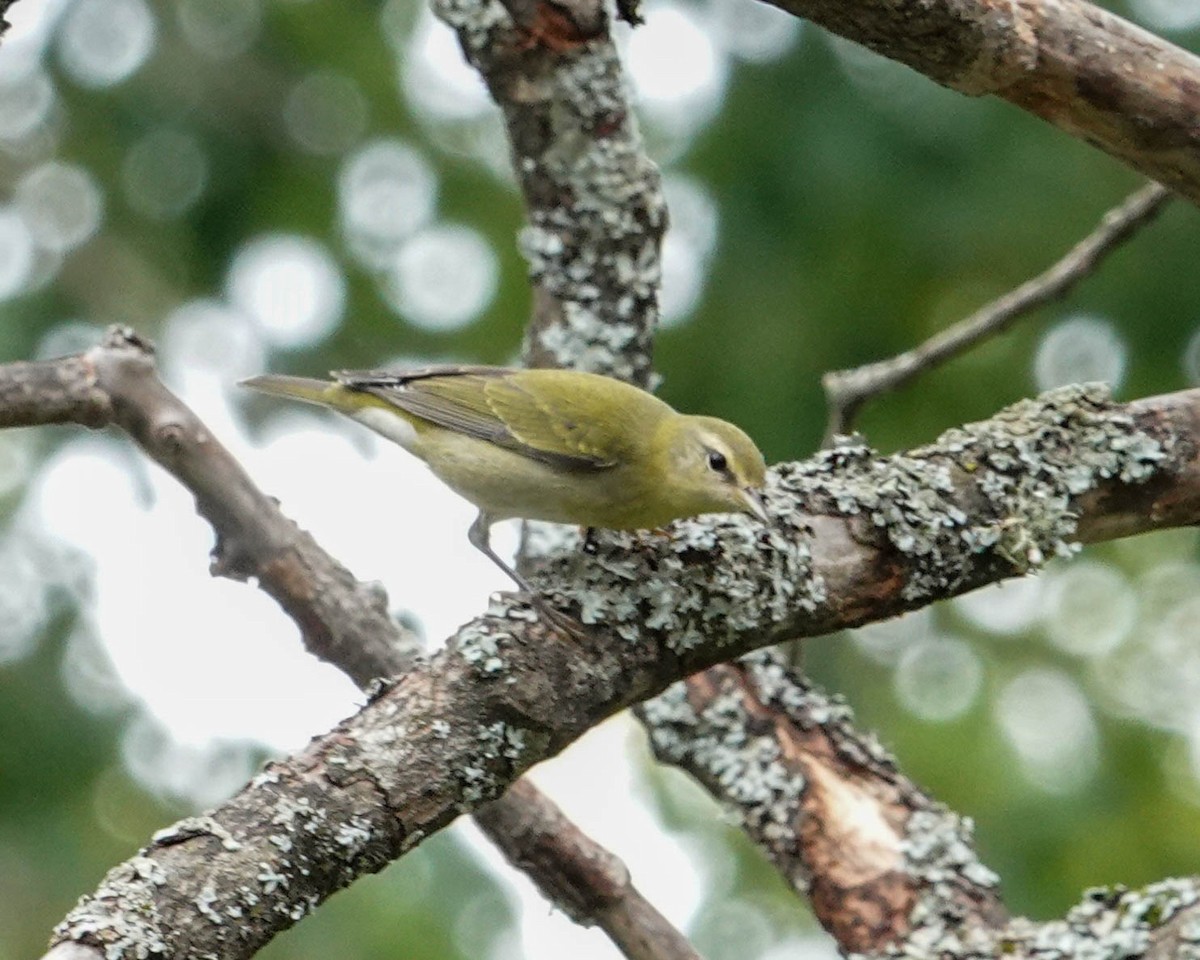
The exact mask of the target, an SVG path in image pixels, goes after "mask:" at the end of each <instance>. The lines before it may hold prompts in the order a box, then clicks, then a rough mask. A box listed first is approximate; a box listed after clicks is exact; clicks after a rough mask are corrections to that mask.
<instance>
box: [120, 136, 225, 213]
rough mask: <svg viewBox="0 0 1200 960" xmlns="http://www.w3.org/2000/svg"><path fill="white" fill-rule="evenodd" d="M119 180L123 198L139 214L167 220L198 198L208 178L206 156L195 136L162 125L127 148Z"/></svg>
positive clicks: (189, 206) (191, 204)
mask: <svg viewBox="0 0 1200 960" xmlns="http://www.w3.org/2000/svg"><path fill="white" fill-rule="evenodd" d="M121 179H122V182H123V184H124V186H125V197H126V199H127V200H128V201H129V205H130V206H131V207H133V208H134V209H135V210H136V211H137V212H138V213H140V214H142V215H143V216H146V217H150V218H151V219H153V220H170V219H172V218H174V217H178V216H180V215H181V214H183V213H186V212H187V211H188V210H189V209H191V207H192V206H193V205H194V204H195V203H196V201H197V200H199V199H200V196H201V194H203V192H204V186H205V183H206V182H207V180H208V158H207V157H206V156H205V155H204V150H203V148H202V147H201V146H200V141H199V140H197V139H196V137H195V136H193V135H192V134H190V133H187V132H185V131H182V130H175V129H172V128H169V127H164V128H162V129H159V130H155V131H153V132H152V133H148V134H146V135H145V136H144V137H142V138H141V139H140V140H138V141H137V142H136V143H135V144H134V145H133V146H132V147H131V148H130V149H129V152H128V153H127V154H126V155H125V162H124V164H123V165H122V167H121Z"/></svg>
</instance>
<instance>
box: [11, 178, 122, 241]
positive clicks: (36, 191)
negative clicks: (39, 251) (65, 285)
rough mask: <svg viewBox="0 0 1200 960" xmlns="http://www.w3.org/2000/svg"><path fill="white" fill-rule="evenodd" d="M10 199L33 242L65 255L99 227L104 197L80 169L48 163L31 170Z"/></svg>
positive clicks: (19, 182)
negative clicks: (13, 201)
mask: <svg viewBox="0 0 1200 960" xmlns="http://www.w3.org/2000/svg"><path fill="white" fill-rule="evenodd" d="M14 200H15V202H16V205H17V209H18V210H20V211H21V216H22V217H23V218H24V219H25V222H26V223H27V224H28V225H29V231H30V233H31V234H32V236H33V240H34V242H35V243H36V244H37V245H38V246H39V247H43V248H45V249H46V250H50V251H53V252H55V253H66V252H67V251H68V250H73V249H75V248H76V247H78V246H80V245H81V244H83V243H85V242H86V241H87V240H88V239H90V238H91V236H92V235H93V234H94V233H95V232H96V231H97V230H98V229H99V228H100V221H101V218H102V217H103V213H104V198H103V195H102V194H101V192H100V188H99V186H97V184H96V181H95V180H94V179H93V178H92V175H91V174H90V173H88V172H87V171H86V170H84V169H83V168H82V167H77V166H74V165H73V164H69V163H63V162H61V161H58V160H52V161H50V162H48V163H43V164H41V165H40V166H37V167H34V168H33V169H32V170H30V171H29V172H28V173H27V174H25V176H23V177H22V178H21V179H20V181H18V183H17V188H16V191H15V193H14Z"/></svg>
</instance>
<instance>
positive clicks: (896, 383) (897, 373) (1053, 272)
mask: <svg viewBox="0 0 1200 960" xmlns="http://www.w3.org/2000/svg"><path fill="white" fill-rule="evenodd" d="M1170 198H1171V192H1170V191H1169V190H1167V189H1166V188H1165V187H1162V186H1160V185H1159V184H1157V183H1148V184H1146V185H1145V186H1144V187H1142V188H1141V189H1139V190H1137V191H1135V192H1134V193H1132V194H1130V195H1129V196H1128V197H1126V199H1125V200H1124V202H1123V203H1121V204H1120V205H1119V206H1116V207H1113V208H1112V209H1111V210H1109V211H1108V212H1107V213H1106V214H1105V215H1104V216H1103V217H1102V218H1101V220H1100V223H1099V225H1098V226H1097V227H1096V229H1095V230H1093V231H1092V232H1091V233H1090V234H1088V235H1087V236H1086V237H1084V238H1083V239H1082V240H1080V241H1079V243H1077V244H1075V246H1074V247H1072V248H1071V249H1070V251H1068V252H1067V254H1066V255H1065V256H1064V257H1063V258H1062V259H1061V260H1059V261H1058V262H1057V263H1055V264H1054V265H1053V266H1052V267H1050V268H1049V269H1048V270H1046V271H1044V272H1043V273H1040V274H1038V276H1036V277H1034V278H1033V279H1031V280H1027V281H1025V282H1024V283H1023V284H1021V285H1020V286H1019V287H1017V288H1016V289H1015V290H1011V291H1009V292H1008V293H1006V294H1004V295H1003V296H1000V297H998V298H997V299H995V300H993V301H992V302H991V303H989V304H987V305H986V306H984V307H981V308H980V309H979V310H976V311H975V312H974V313H973V314H971V315H970V316H969V317H967V318H966V319H964V320H960V321H959V322H958V323H956V324H954V326H952V327H949V328H948V329H946V330H943V331H942V332H941V333H937V334H935V335H934V336H932V337H930V338H929V339H928V340H926V341H925V342H924V343H922V344H920V345H919V346H917V347H914V348H913V349H912V350H907V351H905V352H904V353H901V354H898V355H897V356H894V357H891V358H890V359H887V360H880V361H878V362H876V363H869V364H866V365H865V366H861V367H856V368H854V369H851V370H834V371H831V372H829V373H827V374H825V375H824V376H823V377H822V378H821V384H822V386H823V387H824V388H825V397H826V401H827V402H828V405H829V424H828V427H827V430H826V443H828V442H829V440H830V438H832V437H833V436H834V435H835V434H844V433H849V432H850V430H851V428H852V426H853V423H854V420H855V418H856V417H857V415H858V413H859V412H860V411H861V409H862V407H863V405H864V404H866V403H867V402H868V401H869V400H872V399H873V398H875V397H877V396H879V395H880V394H881V393H885V392H887V391H890V390H896V389H898V388H899V387H902V386H904V385H905V384H908V383H910V382H911V381H913V380H915V379H916V378H917V377H919V376H920V375H921V374H923V373H927V372H928V371H930V370H932V369H934V368H935V367H937V366H939V365H940V364H943V363H945V362H946V361H948V360H950V359H953V358H954V357H957V356H958V355H959V354H961V353H963V352H965V351H966V350H968V349H970V348H971V347H973V346H974V345H975V344H977V343H979V342H980V341H982V340H986V339H988V338H990V337H994V336H997V335H998V334H1000V333H1002V332H1003V331H1005V330H1007V329H1008V328H1009V327H1010V326H1012V325H1013V324H1014V323H1015V322H1016V321H1017V320H1019V319H1020V318H1021V317H1023V316H1025V315H1027V314H1029V313H1030V312H1032V311H1033V310H1035V309H1036V308H1038V307H1040V306H1042V305H1043V304H1045V303H1049V302H1050V301H1052V300H1056V299H1058V298H1060V297H1063V296H1065V295H1066V294H1067V293H1068V292H1069V291H1070V290H1071V289H1072V288H1073V287H1074V286H1075V285H1076V284H1077V283H1079V281H1081V280H1083V279H1084V278H1085V277H1087V276H1088V275H1089V274H1091V273H1092V272H1093V271H1095V270H1096V268H1097V267H1098V266H1099V265H1100V264H1101V262H1102V261H1103V260H1104V258H1105V257H1107V256H1108V255H1109V254H1110V253H1112V252H1113V251H1114V250H1116V249H1117V247H1119V246H1120V245H1121V244H1122V243H1124V242H1125V241H1126V240H1128V239H1129V238H1130V237H1132V236H1133V235H1134V234H1135V233H1136V232H1137V231H1138V230H1139V229H1140V228H1141V227H1143V226H1145V225H1146V224H1147V223H1149V222H1150V221H1151V220H1153V219H1154V218H1155V216H1157V214H1158V213H1159V211H1160V210H1162V208H1163V206H1164V205H1165V204H1166V202H1167V201H1168V200H1169V199H1170Z"/></svg>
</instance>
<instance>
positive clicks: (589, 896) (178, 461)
mask: <svg viewBox="0 0 1200 960" xmlns="http://www.w3.org/2000/svg"><path fill="white" fill-rule="evenodd" d="M37 423H79V424H82V425H85V426H90V427H102V426H105V425H108V424H110V423H111V424H115V425H118V426H120V427H123V428H124V429H126V430H127V431H128V432H129V433H130V434H131V435H132V436H133V437H134V439H136V440H137V441H138V442H139V443H140V444H141V445H142V447H143V449H145V450H146V452H147V453H149V454H150V455H151V456H152V457H153V458H154V459H155V460H157V461H158V462H159V463H160V464H162V465H163V466H164V467H166V468H167V469H168V470H170V471H171V472H172V473H173V474H174V475H175V476H176V478H177V479H179V481H180V482H181V483H183V484H184V486H186V487H187V488H188V489H189V490H191V491H192V492H193V493H194V494H195V495H196V502H197V507H198V509H199V510H200V512H201V514H202V515H203V516H205V517H206V519H208V520H209V521H210V522H211V523H212V525H213V528H214V530H215V531H216V532H217V536H218V549H217V550H216V551H214V557H215V558H216V559H217V562H215V563H214V568H213V569H214V573H218V574H224V575H231V576H235V577H236V578H238V579H249V578H254V579H256V580H257V582H258V583H259V584H260V585H262V586H263V588H264V589H266V590H267V592H268V593H270V594H271V595H272V596H276V597H277V598H286V599H287V603H286V604H283V606H284V609H285V610H286V611H287V612H288V613H289V614H290V615H291V617H292V618H293V619H294V620H295V622H296V623H297V625H298V626H299V627H300V629H301V631H302V633H303V635H304V636H305V639H306V645H307V647H308V649H309V651H310V652H311V653H313V654H314V655H316V656H317V657H319V658H320V659H322V660H324V661H326V662H328V663H331V664H332V665H334V666H336V667H338V668H339V669H341V670H343V671H344V672H345V673H347V674H348V675H349V676H350V677H351V678H352V679H354V680H355V681H356V682H358V683H359V685H360V686H366V685H367V684H368V683H369V682H370V681H371V680H373V679H374V678H376V677H390V676H394V675H396V674H398V673H401V672H402V671H403V670H405V669H407V668H408V667H409V666H411V665H412V662H413V659H414V657H415V656H416V653H417V649H418V646H417V643H416V640H415V638H413V637H411V636H410V635H409V634H407V633H406V632H405V631H403V630H401V629H400V627H399V626H398V624H397V623H396V622H395V620H394V619H393V618H392V617H391V616H389V615H388V604H387V598H386V596H385V595H384V593H383V591H382V589H381V588H376V587H370V586H367V585H365V584H362V583H360V582H359V581H357V580H355V579H354V577H353V576H352V575H351V574H350V573H349V571H347V570H345V569H344V568H343V567H342V566H341V565H340V564H338V563H337V561H336V560H334V559H333V558H332V557H331V556H329V555H328V554H327V553H325V552H324V550H322V549H321V547H320V546H319V545H318V544H317V543H316V541H315V540H313V539H312V538H311V536H309V535H308V534H307V533H304V532H303V531H301V530H299V528H297V527H296V526H295V525H294V524H293V523H292V522H291V521H290V520H288V519H287V518H286V517H285V516H284V515H283V512H282V511H281V510H280V508H279V505H278V503H277V502H276V501H275V500H273V499H271V498H270V497H268V496H266V495H265V494H263V493H262V492H261V491H260V490H258V488H257V487H256V486H255V485H254V484H253V482H252V481H251V480H250V479H249V477H248V476H247V475H246V474H245V472H244V471H243V470H242V469H241V467H240V466H239V465H238V464H237V463H236V461H235V460H234V459H233V457H232V456H231V455H230V454H229V452H228V451H227V450H225V448H224V447H222V446H221V445H220V444H219V443H218V442H217V441H216V440H215V438H213V437H212V436H211V434H210V433H209V432H208V430H207V428H206V427H205V426H204V425H203V423H201V421H200V420H199V419H198V418H197V417H196V416H195V414H194V413H193V412H192V411H191V410H190V409H189V408H188V407H187V406H186V405H185V404H183V403H182V401H180V400H179V398H177V397H176V396H174V395H173V394H172V393H171V392H170V391H169V390H167V389H166V387H165V386H164V385H163V384H162V382H161V381H160V380H159V379H158V376H157V373H156V370H155V365H154V359H153V351H152V349H151V347H150V345H149V344H148V343H146V342H145V341H144V340H141V339H140V338H138V337H137V336H136V335H134V334H133V333H132V332H130V331H128V330H125V329H121V328H114V329H112V330H110V331H109V332H108V334H107V336H106V338H105V340H104V342H103V343H102V344H100V345H99V346H98V347H96V348H95V349H94V350H91V351H88V352H87V353H85V354H81V355H79V356H71V357H63V358H61V359H57V360H50V361H44V362H40V363H15V364H8V365H5V366H3V367H0V427H4V426H28V425H32V424H37ZM231 543H236V544H237V545H238V547H237V557H238V562H237V563H236V564H234V563H230V562H229V555H230V554H229V551H228V550H227V549H226V548H223V547H222V545H223V544H224V545H228V544H231ZM281 603H282V601H281ZM351 614H352V615H351ZM483 814H486V816H483ZM510 824H519V825H520V827H521V830H520V832H519V834H517V835H512V836H510V835H508V834H507V833H506V832H505V831H506V828H507V827H508V826H509V825H510ZM481 826H483V828H484V830H485V831H487V832H488V834H489V835H490V836H492V837H493V839H494V840H496V842H497V843H500V844H501V846H502V847H503V849H504V850H505V852H506V854H507V855H509V857H510V858H511V859H513V860H515V861H518V862H519V861H522V860H530V861H532V859H534V858H536V860H537V864H538V873H537V876H536V877H535V880H536V882H537V883H538V885H539V887H540V888H541V889H542V890H543V892H545V894H546V895H547V897H548V898H549V899H550V900H551V901H552V902H555V903H557V904H558V905H559V906H560V907H562V908H563V909H564V910H565V911H566V912H568V913H569V914H570V915H571V916H574V917H577V918H578V919H579V920H580V922H584V923H588V924H599V925H600V926H601V927H602V928H603V929H604V930H605V931H606V932H607V933H608V934H609V935H610V936H611V937H612V938H613V939H614V941H615V942H616V943H617V944H618V946H621V947H622V949H623V950H625V952H626V954H627V955H628V956H630V957H631V958H634V960H637V958H639V957H642V956H644V955H645V954H644V949H645V947H646V945H648V944H652V945H654V946H655V947H656V949H658V950H659V952H658V953H657V954H656V955H657V956H658V957H660V958H662V960H670V958H678V960H692V958H694V953H692V952H690V947H689V946H688V945H687V941H686V940H685V939H684V938H683V937H682V936H681V935H680V934H679V933H678V931H676V930H674V928H672V927H671V926H670V924H669V923H667V922H666V920H665V919H664V918H663V917H662V916H661V915H660V914H659V913H658V912H657V911H656V910H655V909H654V907H653V906H651V905H650V904H649V903H647V902H646V901H645V900H644V899H643V898H642V897H641V895H640V894H639V893H638V891H637V889H636V888H635V887H634V886H633V884H632V882H631V881H630V880H629V875H628V871H626V870H625V867H624V864H622V863H621V861H620V860H619V859H617V858H616V857H615V856H614V855H613V854H611V853H609V852H608V851H607V850H605V849H603V848H602V847H600V846H599V845H598V844H596V843H595V842H594V841H592V840H591V839H590V838H589V837H587V836H586V835H585V834H584V833H583V832H582V831H581V830H579V828H578V827H575V826H574V824H572V823H571V822H570V821H569V820H568V819H567V818H566V817H565V816H563V814H562V813H561V811H559V810H558V809H557V808H556V807H555V806H554V805H553V804H552V803H551V802H550V801H549V800H548V799H546V798H545V797H542V796H541V794H540V793H539V792H538V791H537V789H536V788H535V787H533V786H532V785H531V784H528V783H518V784H516V785H515V786H514V790H513V791H512V793H511V794H506V795H504V796H502V797H500V798H498V799H497V800H495V801H494V802H493V803H492V804H490V805H489V806H488V807H486V808H484V811H481ZM530 844H536V851H533V850H530V849H528V847H529V845H530ZM580 864H593V865H596V869H594V870H593V871H591V872H588V871H581V870H580V869H579V866H580ZM600 865H603V867H604V869H600ZM622 878H623V879H622ZM589 881H596V882H597V883H600V884H601V885H600V887H598V888H597V889H596V890H594V891H589V890H588V889H587V886H586V884H587V882H589ZM221 892H222V891H219V890H217V888H215V887H214V895H217V894H219V893H221ZM584 907H590V908H592V909H591V910H590V912H589V911H587V910H584V909H583V908H584ZM630 951H632V952H630Z"/></svg>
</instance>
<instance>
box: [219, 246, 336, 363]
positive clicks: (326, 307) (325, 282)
mask: <svg viewBox="0 0 1200 960" xmlns="http://www.w3.org/2000/svg"><path fill="white" fill-rule="evenodd" d="M225 292H226V295H227V296H228V297H229V299H230V301H231V302H232V303H233V304H234V306H236V307H237V308H238V309H239V310H241V311H242V312H243V313H245V314H246V315H247V316H249V317H250V318H251V319H253V320H254V321H255V322H256V323H258V325H259V327H260V328H261V329H262V331H263V334H264V335H265V336H266V337H267V339H268V340H270V341H271V343H273V344H275V345H276V346H280V347H307V346H311V345H312V344H315V343H319V342H320V341H321V340H323V339H325V337H327V336H329V334H330V333H332V332H333V330H334V329H335V328H336V327H337V325H338V322H339V321H340V320H341V318H342V311H343V309H344V308H345V301H346V281H345V277H344V276H343V275H342V271H341V269H340V267H339V266H338V265H337V263H336V262H335V261H334V259H333V257H332V256H331V255H330V254H329V252H328V251H327V250H326V249H325V247H323V246H322V245H321V244H319V243H318V242H317V241H316V240H312V239H310V238H308V237H300V236H294V235H291V234H271V235H268V236H264V237H258V238H257V239H254V240H251V241H250V242H249V243H247V244H245V245H244V246H243V247H242V248H241V249H240V250H238V252H237V253H236V254H235V255H234V257H233V261H232V263H231V264H230V266H229V273H228V274H227V275H226V278H225Z"/></svg>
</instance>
